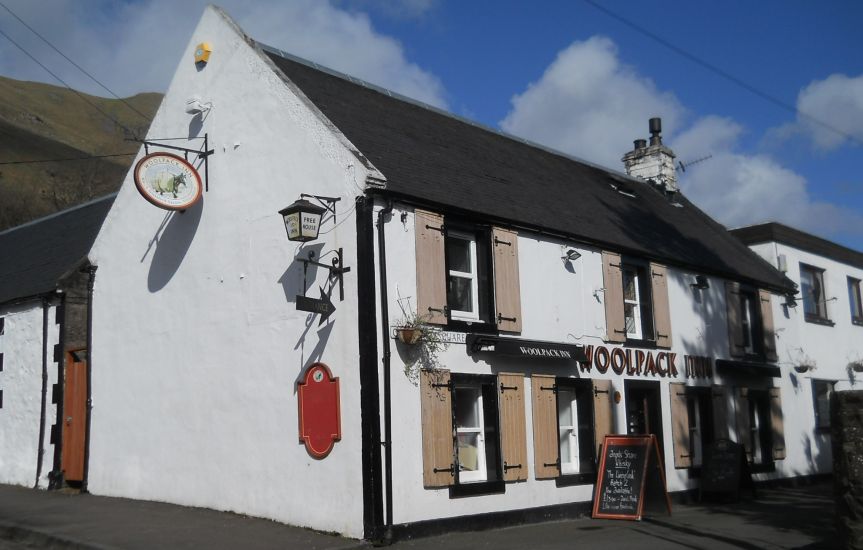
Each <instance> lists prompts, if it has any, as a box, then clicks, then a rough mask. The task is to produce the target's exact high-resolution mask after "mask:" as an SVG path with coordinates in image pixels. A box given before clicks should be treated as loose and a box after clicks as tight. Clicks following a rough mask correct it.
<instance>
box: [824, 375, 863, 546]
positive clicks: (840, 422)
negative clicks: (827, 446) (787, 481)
mask: <svg viewBox="0 0 863 550" xmlns="http://www.w3.org/2000/svg"><path fill="white" fill-rule="evenodd" d="M830 421H831V427H832V436H833V480H834V481H833V483H834V494H835V497H836V530H837V535H838V541H839V543H840V545H839V547H840V548H855V549H863V391H859V390H858V391H841V392H836V393H835V394H833V400H832V403H831V406H830Z"/></svg>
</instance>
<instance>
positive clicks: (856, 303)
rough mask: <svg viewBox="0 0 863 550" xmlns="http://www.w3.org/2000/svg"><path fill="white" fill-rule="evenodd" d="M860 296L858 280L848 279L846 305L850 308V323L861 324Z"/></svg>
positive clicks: (862, 312) (862, 316)
mask: <svg viewBox="0 0 863 550" xmlns="http://www.w3.org/2000/svg"><path fill="white" fill-rule="evenodd" d="M861 298H863V296H861V294H860V279H857V278H854V277H848V303H849V305H850V307H851V322H852V323H855V324H860V323H861V322H863V301H861Z"/></svg>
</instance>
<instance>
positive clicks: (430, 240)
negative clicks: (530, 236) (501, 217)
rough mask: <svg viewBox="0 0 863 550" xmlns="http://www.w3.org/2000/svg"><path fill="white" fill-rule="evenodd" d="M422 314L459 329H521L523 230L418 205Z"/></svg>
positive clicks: (419, 305) (428, 319)
mask: <svg viewBox="0 0 863 550" xmlns="http://www.w3.org/2000/svg"><path fill="white" fill-rule="evenodd" d="M414 230H415V234H416V277H417V314H418V315H420V316H421V317H423V319H425V320H426V322H428V323H431V324H434V325H445V326H449V327H450V328H454V329H456V330H483V329H485V330H488V329H497V330H500V331H506V332H521V290H520V286H519V284H520V283H519V274H518V234H517V233H516V232H515V231H511V230H508V229H503V228H500V227H489V226H486V225H478V224H468V223H461V222H458V221H450V220H447V221H445V220H444V216H442V215H440V214H436V213H434V212H427V211H424V210H416V213H415V217H414Z"/></svg>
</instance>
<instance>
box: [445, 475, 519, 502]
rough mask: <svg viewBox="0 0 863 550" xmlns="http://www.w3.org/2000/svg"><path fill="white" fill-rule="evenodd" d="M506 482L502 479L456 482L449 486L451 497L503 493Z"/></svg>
mask: <svg viewBox="0 0 863 550" xmlns="http://www.w3.org/2000/svg"><path fill="white" fill-rule="evenodd" d="M505 492H506V483H505V482H504V481H503V480H502V479H499V480H495V481H482V482H479V483H456V484H455V485H450V486H449V498H462V497H472V496H476V495H502V494H503V493H505Z"/></svg>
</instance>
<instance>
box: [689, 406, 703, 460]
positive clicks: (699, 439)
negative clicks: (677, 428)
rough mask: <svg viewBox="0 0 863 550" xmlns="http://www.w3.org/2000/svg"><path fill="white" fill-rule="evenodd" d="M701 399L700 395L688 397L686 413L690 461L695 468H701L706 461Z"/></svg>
mask: <svg viewBox="0 0 863 550" xmlns="http://www.w3.org/2000/svg"><path fill="white" fill-rule="evenodd" d="M701 399H702V396H701V395H698V394H690V395H687V396H686V409H687V411H686V412H687V416H688V417H689V426H688V428H689V460H690V461H691V463H692V466H693V467H695V468H698V467H700V466H701V464H702V462H703V460H704V449H703V446H704V439H703V431H702V425H701V421H702V419H701Z"/></svg>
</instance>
